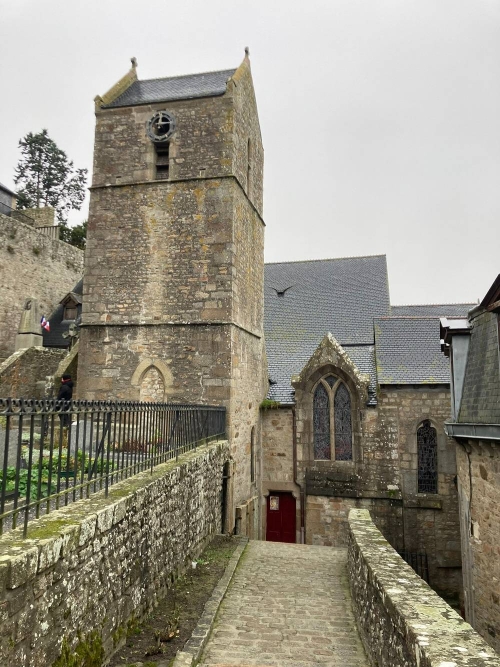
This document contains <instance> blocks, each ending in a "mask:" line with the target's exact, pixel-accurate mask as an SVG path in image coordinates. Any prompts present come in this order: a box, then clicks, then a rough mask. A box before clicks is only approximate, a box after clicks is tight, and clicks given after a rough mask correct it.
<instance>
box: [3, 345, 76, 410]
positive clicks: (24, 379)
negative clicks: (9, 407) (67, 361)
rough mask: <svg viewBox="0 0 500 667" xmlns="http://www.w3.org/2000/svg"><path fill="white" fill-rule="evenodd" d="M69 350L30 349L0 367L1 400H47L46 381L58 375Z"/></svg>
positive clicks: (16, 353)
mask: <svg viewBox="0 0 500 667" xmlns="http://www.w3.org/2000/svg"><path fill="white" fill-rule="evenodd" d="M67 354H68V353H67V350H58V349H50V348H44V347H29V348H26V349H24V350H19V351H18V352H14V354H12V355H11V356H10V357H9V358H8V359H6V360H5V361H4V362H3V364H0V398H44V397H45V382H46V380H47V377H48V376H53V375H55V373H56V371H57V369H58V366H59V364H60V363H61V361H62V360H63V359H64V357H66V355H67Z"/></svg>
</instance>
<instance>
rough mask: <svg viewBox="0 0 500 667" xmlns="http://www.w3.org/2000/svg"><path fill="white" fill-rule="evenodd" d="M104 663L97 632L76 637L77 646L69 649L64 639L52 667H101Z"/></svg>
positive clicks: (100, 640)
mask: <svg viewBox="0 0 500 667" xmlns="http://www.w3.org/2000/svg"><path fill="white" fill-rule="evenodd" d="M103 661H104V648H103V645H102V638H101V635H100V633H99V632H98V631H97V630H93V631H92V632H89V633H88V634H87V635H85V637H84V638H82V637H81V635H79V636H78V644H77V645H76V646H75V648H73V649H72V648H71V646H70V645H69V643H68V640H67V639H66V637H65V638H64V639H63V643H62V647H61V655H60V656H59V658H58V659H57V660H56V661H55V662H54V663H53V665H52V667H101V665H102V663H103Z"/></svg>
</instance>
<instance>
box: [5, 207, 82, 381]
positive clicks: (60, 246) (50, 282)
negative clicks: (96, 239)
mask: <svg viewBox="0 0 500 667" xmlns="http://www.w3.org/2000/svg"><path fill="white" fill-rule="evenodd" d="M0 222H1V224H0V294H1V298H0V318H1V321H2V322H5V323H7V322H8V323H9V326H4V327H2V330H1V331H0V360H2V359H5V358H7V357H8V356H9V355H10V354H12V353H13V352H14V343H15V338H16V333H17V328H18V326H19V321H20V317H21V313H22V311H23V307H24V303H25V301H26V299H27V298H29V297H33V298H35V299H38V302H39V307H40V311H41V314H42V315H45V316H46V317H49V315H50V313H51V312H52V310H53V309H54V308H55V306H56V305H57V304H58V303H59V301H60V300H61V299H62V298H63V296H64V295H65V294H66V293H67V292H69V291H70V290H71V289H73V287H74V286H75V284H76V283H77V282H78V280H80V278H81V277H82V274H83V251H82V250H80V249H79V248H75V247H74V246H71V245H68V244H67V243H64V242H63V241H57V240H55V239H51V238H49V237H47V236H45V235H44V234H41V233H40V232H39V231H37V230H36V229H35V228H34V227H30V226H29V225H27V224H24V223H23V222H20V221H18V220H16V219H15V218H14V217H12V218H8V217H6V216H4V215H2V214H0ZM42 379H43V378H42Z"/></svg>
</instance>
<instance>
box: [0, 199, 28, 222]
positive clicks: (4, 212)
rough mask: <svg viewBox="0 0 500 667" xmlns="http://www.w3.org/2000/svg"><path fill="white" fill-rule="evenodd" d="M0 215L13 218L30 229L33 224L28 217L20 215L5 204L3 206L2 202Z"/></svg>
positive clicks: (19, 212) (18, 211)
mask: <svg viewBox="0 0 500 667" xmlns="http://www.w3.org/2000/svg"><path fill="white" fill-rule="evenodd" d="M0 213H1V214H2V215H5V216H6V217H7V218H14V219H15V220H19V221H20V222H24V223H25V224H26V225H30V227H33V226H34V224H35V221H34V220H33V218H31V217H30V216H29V215H25V214H24V213H21V211H20V210H18V209H17V208H11V207H10V206H7V204H4V202H1V201H0Z"/></svg>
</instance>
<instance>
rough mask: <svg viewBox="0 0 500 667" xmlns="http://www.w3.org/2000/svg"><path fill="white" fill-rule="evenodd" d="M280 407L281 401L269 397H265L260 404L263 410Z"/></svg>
mask: <svg viewBox="0 0 500 667" xmlns="http://www.w3.org/2000/svg"><path fill="white" fill-rule="evenodd" d="M279 407H280V403H279V401H270V400H269V399H268V398H265V399H264V400H263V401H262V403H261V404H260V409H261V410H277V409H278V408H279Z"/></svg>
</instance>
